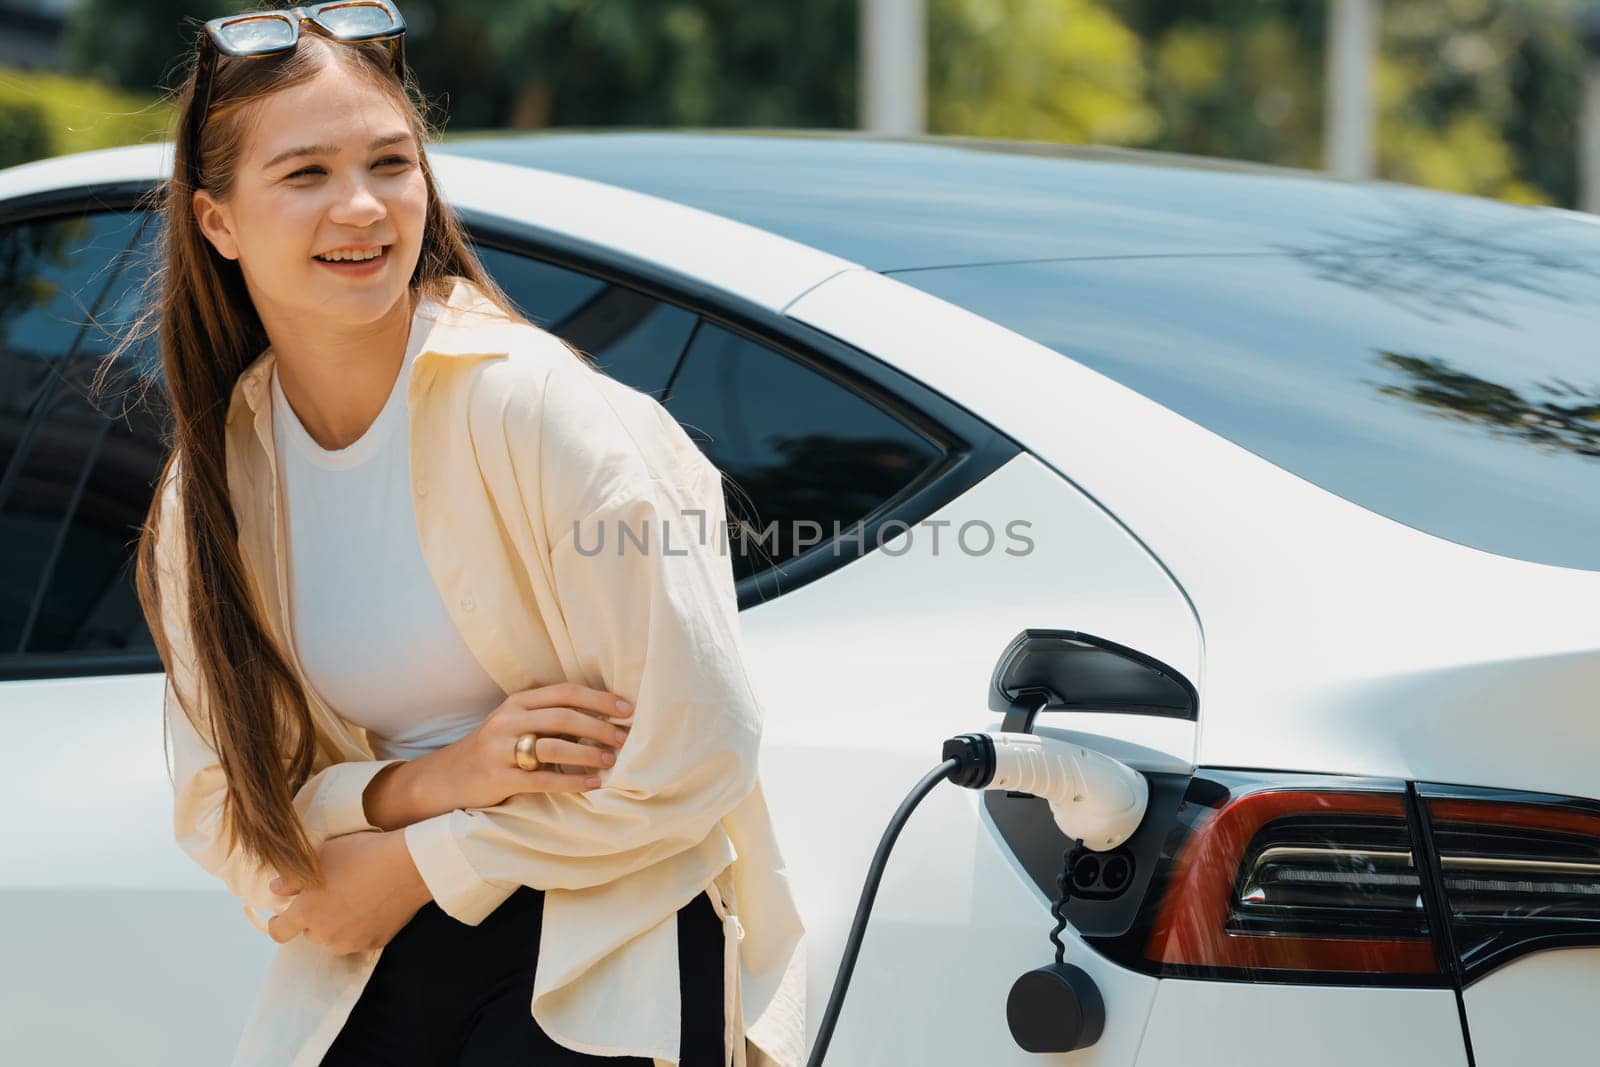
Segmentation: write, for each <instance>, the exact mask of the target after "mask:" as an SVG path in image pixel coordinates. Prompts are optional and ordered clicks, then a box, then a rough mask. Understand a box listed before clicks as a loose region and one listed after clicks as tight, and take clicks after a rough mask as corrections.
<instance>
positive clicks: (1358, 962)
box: [1145, 789, 1440, 977]
mask: <svg viewBox="0 0 1600 1067" xmlns="http://www.w3.org/2000/svg"><path fill="white" fill-rule="evenodd" d="M1421 885H1422V883H1421V879H1420V877H1419V874H1418V871H1417V868H1416V866H1415V864H1414V863H1413V856H1412V841H1411V832H1410V828H1409V826H1408V823H1407V819H1406V805H1405V799H1404V796H1403V794H1401V793H1398V792H1395V793H1383V792H1338V791H1322V790H1298V789H1265V790H1262V791H1258V792H1248V793H1244V794H1243V795H1239V794H1234V795H1232V796H1229V797H1228V798H1227V799H1225V800H1224V801H1222V802H1221V804H1220V806H1219V807H1218V808H1217V809H1216V810H1215V811H1214V813H1212V814H1210V815H1209V816H1202V817H1201V818H1200V819H1198V820H1197V821H1196V822H1195V823H1194V825H1193V827H1192V829H1191V830H1190V833H1189V836H1188V839H1187V840H1186V841H1185V843H1184V844H1183V846H1182V848H1181V849H1180V850H1179V852H1178V855H1177V856H1176V858H1175V860H1174V862H1173V865H1172V869H1171V873H1170V877H1169V878H1168V880H1167V882H1166V886H1165V891H1164V893H1163V894H1162V898H1161V903H1160V906H1159V908H1158V910H1157V912H1156V916H1155V920H1154V923H1153V924H1152V926H1151V929H1150V935H1149V939H1148V941H1147V943H1146V946H1145V956H1146V958H1147V959H1148V960H1149V961H1150V962H1152V963H1155V964H1159V965H1165V966H1172V967H1182V968H1202V969H1207V970H1209V969H1223V970H1228V971H1240V970H1243V971H1252V972H1261V971H1265V972H1288V974H1292V975H1293V976H1295V977H1304V976H1306V974H1307V973H1308V972H1317V973H1325V974H1339V973H1352V972H1353V973H1360V974H1373V975H1391V976H1424V975H1434V976H1437V975H1439V973H1440V971H1439V965H1438V961H1437V959H1436V957H1435V953H1434V946H1433V941H1432V938H1431V936H1430V934H1429V931H1428V926H1427V911H1426V908H1425V907H1424V905H1423V901H1422V893H1421ZM1288 974H1286V977H1287V976H1288Z"/></svg>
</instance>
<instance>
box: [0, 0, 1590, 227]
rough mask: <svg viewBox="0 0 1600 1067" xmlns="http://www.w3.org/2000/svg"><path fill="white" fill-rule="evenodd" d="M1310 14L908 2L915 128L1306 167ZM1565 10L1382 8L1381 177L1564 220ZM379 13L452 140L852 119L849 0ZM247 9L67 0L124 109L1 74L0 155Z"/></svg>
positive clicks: (120, 133)
mask: <svg viewBox="0 0 1600 1067" xmlns="http://www.w3.org/2000/svg"><path fill="white" fill-rule="evenodd" d="M1328 2H1329V0H1317V2H1315V3H1305V2H1303V0H927V3H928V11H929V69H928V119H929V128H930V129H931V130H933V131H934V132H940V133H954V134H970V135H979V136H996V137H1012V138H1020V139H1029V140H1042V141H1057V142H1095V143H1102V144H1116V145H1126V146H1131V147H1144V148H1156V149H1162V150H1166V151H1175V152H1187V153H1194V154H1199V155H1208V156H1223V157H1227V158H1234V159H1251V160H1259V161H1263V162H1271V163H1278V164H1287V165H1292V166H1303V167H1317V166H1320V165H1321V163H1322V155H1323V114H1324V110H1325V108H1324V101H1323V92H1324V88H1323V77H1324V57H1325V51H1326V44H1327V40H1326V38H1327V6H1328ZM1586 2H1587V0H1408V2H1404V3H1402V2H1399V0H1389V2H1386V3H1383V4H1382V5H1381V6H1382V11H1383V21H1382V44H1381V51H1380V57H1379V65H1378V72H1377V85H1376V87H1375V88H1376V99H1377V103H1378V171H1379V175H1380V176H1381V177H1386V178H1392V179H1396V180H1400V181H1406V182H1414V183H1419V184H1423V185H1429V186H1435V187H1439V188H1445V189H1454V190H1459V191H1463V192H1470V193H1477V194H1481V195H1487V196H1495V197H1502V198H1506V199H1511V200H1520V201H1533V202H1540V201H1544V202H1555V203H1560V204H1571V203H1573V201H1574V200H1575V198H1576V195H1577V188H1576V186H1577V163H1576V158H1575V152H1576V148H1575V142H1576V135H1575V129H1576V117H1577V114H1578V107H1579V104H1578V101H1579V93H1580V88H1581V83H1582V74H1583V66H1584V58H1583V55H1582V49H1581V45H1580V44H1579V43H1578V41H1577V37H1576V34H1575V32H1574V31H1573V29H1572V25H1573V19H1574V18H1575V16H1576V14H1577V12H1578V10H1579V9H1580V8H1581V7H1582V6H1583V4H1584V3H1586ZM399 3H400V7H401V10H402V11H403V12H404V13H405V15H406V18H407V20H408V23H409V24H410V32H409V33H408V35H407V46H406V50H407V54H408V56H409V58H410V60H411V62H412V65H413V66H414V67H415V69H416V72H417V77H418V80H419V82H420V84H421V85H422V86H423V87H424V89H425V91H426V92H427V93H428V94H429V95H430V97H432V98H433V99H435V100H436V101H438V102H439V103H440V104H441V105H442V109H443V113H444V114H446V115H448V119H449V123H450V126H451V128H452V130H457V131H459V130H463V129H502V128H504V129H523V128H540V127H547V126H557V127H590V126H594V127H599V126H607V127H614V126H699V127H715V126H734V127H739V126H768V127H783V126H788V127H846V128H849V127H853V126H855V125H856V123H857V105H856V79H857V56H856V36H857V19H858V0H802V2H794V0H789V2H783V3H780V2H767V3H752V2H750V0H450V2H449V3H446V2H445V0H399ZM258 6H260V5H259V4H257V3H251V2H248V0H184V2H182V3H178V2H175V0H82V2H81V3H80V4H79V5H78V6H77V7H76V8H75V9H74V11H73V15H72V18H71V22H70V24H69V25H70V31H69V37H68V54H69V56H70V59H71V64H72V68H73V71H74V72H75V73H78V74H81V75H83V76H85V77H88V78H92V79H94V80H96V81H100V82H104V83H107V84H110V85H117V86H122V87H123V88H125V89H127V90H130V91H132V92H133V93H134V94H136V95H133V96H127V95H122V94H107V95H105V96H104V97H96V96H95V95H94V91H93V90H92V89H91V88H90V87H89V86H87V85H86V84H85V83H83V82H69V81H66V80H62V81H60V82H54V83H49V84H48V85H47V84H46V83H44V82H39V81H35V80H32V79H33V77H34V76H28V77H27V78H25V79H24V78H19V77H18V76H15V75H8V76H7V78H6V80H5V81H4V82H0V146H4V147H3V148H0V152H5V153H8V156H9V157H10V158H20V157H22V156H25V155H28V154H29V153H39V152H66V151H73V150H75V149H76V148H79V147H92V146H95V145H100V144H111V143H118V142H119V141H128V140H143V139H148V138H150V137H152V136H159V135H160V134H159V131H160V130H161V129H162V128H163V126H164V124H165V122H166V121H167V118H168V116H167V113H166V112H167V109H166V108H165V107H164V105H162V104H160V103H152V101H151V98H150V96H149V95H148V94H149V92H150V90H151V87H155V88H156V89H157V91H163V90H170V89H172V88H174V87H175V86H176V85H177V84H178V83H179V82H180V80H181V79H182V77H183V76H184V74H185V72H186V70H187V66H188V62H189V60H190V56H191V53H192V49H193V45H194V41H195V35H196V34H197V33H198V31H199V27H200V24H201V22H202V21H204V20H205V19H206V18H210V17H214V16H216V15H219V14H223V13H226V12H229V11H238V10H245V9H251V8H255V7H258ZM58 97H59V99H58ZM41 121H42V122H43V124H44V127H45V129H46V131H47V134H48V137H47V143H46V142H43V141H41V140H40V138H39V132H38V127H39V123H40V122H41Z"/></svg>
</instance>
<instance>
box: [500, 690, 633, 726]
mask: <svg viewBox="0 0 1600 1067" xmlns="http://www.w3.org/2000/svg"><path fill="white" fill-rule="evenodd" d="M513 696H514V697H517V698H519V699H520V701H521V703H522V706H523V707H525V708H550V707H564V708H585V709H587V710H589V711H593V712H596V713H597V714H600V715H605V716H607V717H609V718H615V719H625V718H627V717H628V716H630V715H632V714H633V705H632V704H630V703H628V701H626V700H624V699H622V698H621V697H619V696H617V694H615V693H607V692H606V691H605V690H603V689H590V688H589V687H588V686H586V685H579V684H578V683H577V682H558V683H556V684H555V685H544V686H540V687H539V688H537V689H524V690H522V691H521V692H519V693H515V694H513Z"/></svg>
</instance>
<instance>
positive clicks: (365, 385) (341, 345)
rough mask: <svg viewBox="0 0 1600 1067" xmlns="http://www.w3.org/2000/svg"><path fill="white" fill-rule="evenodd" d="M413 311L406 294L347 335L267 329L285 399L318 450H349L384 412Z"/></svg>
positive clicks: (408, 334) (411, 302)
mask: <svg viewBox="0 0 1600 1067" xmlns="http://www.w3.org/2000/svg"><path fill="white" fill-rule="evenodd" d="M413 309H414V304H413V298H412V296H411V294H410V292H409V291H408V292H407V294H406V295H405V296H402V297H401V298H400V299H399V300H397V301H396V302H395V306H394V308H393V309H392V310H390V311H389V312H388V313H387V314H385V315H384V316H383V317H382V318H381V319H379V320H378V321H376V322H373V323H369V324H366V325H364V326H362V327H360V328H358V329H355V330H351V331H348V332H334V333H332V334H330V333H329V331H327V330H326V329H325V328H323V329H314V328H305V329H297V328H295V327H294V326H293V325H286V326H284V327H283V328H281V329H278V330H276V331H274V329H272V328H271V327H269V328H268V330H267V335H268V339H269V340H270V342H271V344H272V349H273V355H274V358H275V360H276V362H277V370H278V383H279V385H280V386H281V387H282V388H283V397H284V399H285V400H287V401H288V402H289V406H290V407H291V408H293V409H294V413H295V415H296V416H297V417H298V418H299V419H300V424H301V425H302V426H304V427H305V429H306V432H307V433H308V434H310V435H311V437H312V439H313V440H314V441H316V442H317V444H318V445H320V446H321V447H322V448H325V449H328V450H329V451H335V450H338V449H341V448H345V447H347V446H349V445H350V444H351V443H352V442H354V441H356V440H357V439H359V438H360V437H361V435H362V434H364V433H366V431H367V427H369V426H371V425H372V422H373V420H374V419H376V418H377V417H378V413H379V412H380V411H382V410H383V405H384V402H385V401H386V400H388V398H389V392H390V390H392V389H393V388H394V381H395V377H396V376H397V375H398V374H399V373H400V370H401V365H402V364H403V363H404V361H405V353H406V343H407V341H408V340H409V339H410V334H411V318H412V312H413ZM280 335H281V336H280Z"/></svg>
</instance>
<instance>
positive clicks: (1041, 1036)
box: [1006, 963, 1106, 1052]
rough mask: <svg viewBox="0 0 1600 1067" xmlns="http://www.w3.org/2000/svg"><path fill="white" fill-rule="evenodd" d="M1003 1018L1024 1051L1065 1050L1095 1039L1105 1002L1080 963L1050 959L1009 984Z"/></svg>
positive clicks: (1103, 1025)
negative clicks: (1004, 1017)
mask: <svg viewBox="0 0 1600 1067" xmlns="http://www.w3.org/2000/svg"><path fill="white" fill-rule="evenodd" d="M1006 1023H1007V1024H1008V1025H1009V1026H1010V1027H1011V1036H1012V1038H1013V1039H1014V1040H1015V1041H1016V1043H1017V1044H1018V1045H1019V1046H1020V1047H1021V1048H1022V1050H1023V1051H1025V1052H1071V1051H1073V1050H1074V1049H1080V1048H1088V1047H1089V1046H1090V1045H1092V1044H1094V1043H1095V1042H1096V1041H1099V1040H1100V1034H1101V1033H1102V1032H1103V1031H1104V1030H1105V1028H1106V1002H1105V1000H1104V999H1103V998H1102V997H1101V996H1100V988H1099V987H1098V986H1096V985H1095V984H1094V979H1093V978H1090V977H1089V975H1088V974H1087V973H1085V972H1084V971H1083V970H1082V969H1080V968H1078V967H1074V966H1073V965H1072V964H1070V963H1052V964H1050V965H1049V966H1048V967H1040V968H1039V969H1038V970H1034V971H1029V972H1028V973H1027V974H1025V975H1023V976H1022V977H1021V978H1018V979H1017V980H1016V982H1015V983H1013V984H1012V986H1011V995H1010V996H1008V997H1007V998H1006Z"/></svg>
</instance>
